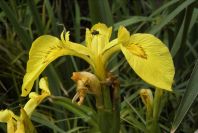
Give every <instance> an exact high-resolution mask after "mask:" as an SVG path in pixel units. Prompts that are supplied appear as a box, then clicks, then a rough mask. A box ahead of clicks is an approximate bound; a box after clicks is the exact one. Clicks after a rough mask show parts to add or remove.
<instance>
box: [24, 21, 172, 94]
mask: <svg viewBox="0 0 198 133" xmlns="http://www.w3.org/2000/svg"><path fill="white" fill-rule="evenodd" d="M111 33H112V28H111V27H110V28H108V27H107V26H106V25H105V24H101V23H98V24H96V25H94V26H93V27H92V28H91V29H86V37H85V45H81V44H78V43H74V42H71V41H70V40H69V32H66V33H65V31H64V32H62V34H61V39H58V38H57V37H54V36H51V35H43V36H40V37H39V38H37V39H36V40H35V41H34V42H33V44H32V47H31V49H30V52H29V60H28V63H27V71H26V74H25V76H24V79H23V85H22V94H21V95H22V96H27V95H28V94H29V92H30V91H31V89H32V86H33V84H34V81H35V80H36V79H37V78H38V76H39V75H40V74H41V73H42V71H43V70H44V69H45V68H46V67H47V66H48V65H49V64H50V63H51V62H52V61H54V60H55V59H57V58H58V57H60V56H63V55H72V56H77V57H80V58H82V59H84V60H85V61H86V62H88V63H89V64H90V65H91V67H92V68H93V71H94V73H95V74H96V75H97V77H98V78H99V79H100V80H105V75H106V69H105V68H106V65H107V62H108V59H109V58H110V57H111V56H112V55H113V54H114V53H115V52H117V51H119V50H121V51H122V53H123V54H124V56H125V58H126V60H127V61H128V63H129V64H130V66H131V67H132V68H133V69H134V71H135V72H136V73H137V74H138V75H139V76H140V77H141V78H142V79H143V80H144V81H146V82H147V83H149V84H151V85H153V86H155V87H157V88H160V89H165V90H168V91H171V86H172V82H173V76H174V66H173V61H172V58H171V55H170V52H169V50H168V48H167V47H166V45H164V44H163V43H162V42H161V41H160V40H159V39H158V38H156V37H155V36H153V35H151V34H140V33H138V34H132V35H131V36H130V34H129V32H128V31H127V30H126V29H125V28H124V27H122V26H121V27H120V28H119V31H118V37H117V38H116V39H114V40H112V41H110V37H111Z"/></svg>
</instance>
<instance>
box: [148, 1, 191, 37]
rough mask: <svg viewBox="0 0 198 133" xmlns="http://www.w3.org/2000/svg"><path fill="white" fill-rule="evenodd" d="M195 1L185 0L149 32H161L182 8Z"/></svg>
mask: <svg viewBox="0 0 198 133" xmlns="http://www.w3.org/2000/svg"><path fill="white" fill-rule="evenodd" d="M193 2H195V0H187V1H184V2H183V3H182V4H181V5H179V6H178V7H177V8H176V9H175V10H174V11H172V12H171V13H170V14H169V15H167V16H165V17H164V18H163V19H162V20H161V23H159V24H157V25H155V26H154V27H153V28H152V29H151V30H150V31H149V33H151V34H156V33H157V32H159V31H160V30H161V29H162V28H163V27H164V26H165V25H166V24H168V23H169V22H170V21H171V20H172V19H174V18H175V17H176V16H177V15H178V14H179V13H180V12H181V11H182V10H184V9H185V8H186V7H188V6H189V5H190V4H192V3H193Z"/></svg>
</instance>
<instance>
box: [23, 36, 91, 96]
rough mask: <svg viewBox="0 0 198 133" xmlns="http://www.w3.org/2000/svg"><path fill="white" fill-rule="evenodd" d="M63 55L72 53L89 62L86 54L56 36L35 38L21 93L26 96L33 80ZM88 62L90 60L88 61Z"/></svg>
mask: <svg viewBox="0 0 198 133" xmlns="http://www.w3.org/2000/svg"><path fill="white" fill-rule="evenodd" d="M63 55H74V56H78V57H81V58H83V59H85V60H86V61H88V62H89V59H88V57H87V56H84V55H81V54H79V53H77V52H75V51H73V50H71V49H70V48H68V47H67V46H66V45H64V44H63V43H62V41H60V40H59V39H58V38H56V37H53V36H50V35H44V36H41V37H39V38H37V39H36V40H35V41H34V42H33V44H32V47H31V49H30V53H29V60H28V62H27V68H26V74H25V76H24V79H23V85H22V94H21V96H27V95H28V94H29V92H30V91H31V89H32V86H33V84H34V81H35V80H36V79H37V78H38V76H39V75H40V74H41V72H42V71H43V70H44V69H45V68H46V67H47V65H48V64H49V63H51V62H52V61H54V60H55V59H56V58H58V57H60V56H63ZM89 63H90V62H89Z"/></svg>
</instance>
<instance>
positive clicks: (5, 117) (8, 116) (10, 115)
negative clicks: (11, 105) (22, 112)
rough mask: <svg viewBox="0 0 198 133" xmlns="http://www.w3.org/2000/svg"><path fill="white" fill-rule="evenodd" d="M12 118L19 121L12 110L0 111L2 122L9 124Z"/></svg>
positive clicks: (0, 120)
mask: <svg viewBox="0 0 198 133" xmlns="http://www.w3.org/2000/svg"><path fill="white" fill-rule="evenodd" d="M11 118H15V119H17V116H16V115H15V114H14V113H13V112H12V111H11V110H8V109H6V110H1V111H0V122H8V121H9V120H10V119H11Z"/></svg>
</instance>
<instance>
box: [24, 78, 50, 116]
mask: <svg viewBox="0 0 198 133" xmlns="http://www.w3.org/2000/svg"><path fill="white" fill-rule="evenodd" d="M39 87H40V88H41V89H42V92H41V95H39V94H38V93H36V92H31V93H30V94H29V98H30V100H29V101H28V102H27V103H26V104H25V106H24V110H25V112H26V113H27V115H28V116H29V117H30V116H31V114H32V112H33V111H34V110H35V108H36V107H37V106H38V105H39V104H40V103H41V102H42V101H43V100H44V99H45V98H46V97H47V96H49V95H50V94H51V93H50V91H49V87H48V82H47V78H41V79H40V82H39Z"/></svg>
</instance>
